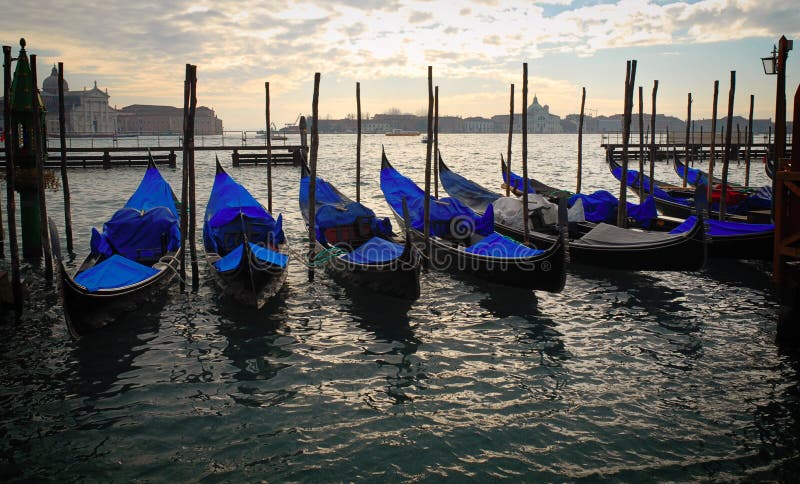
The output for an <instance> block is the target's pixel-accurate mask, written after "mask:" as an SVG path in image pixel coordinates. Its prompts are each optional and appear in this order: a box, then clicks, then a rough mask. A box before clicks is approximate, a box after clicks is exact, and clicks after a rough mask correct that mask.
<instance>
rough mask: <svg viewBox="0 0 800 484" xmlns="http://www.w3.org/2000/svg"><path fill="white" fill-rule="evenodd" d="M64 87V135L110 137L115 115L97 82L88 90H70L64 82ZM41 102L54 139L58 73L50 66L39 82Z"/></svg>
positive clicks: (57, 130) (56, 116)
mask: <svg viewBox="0 0 800 484" xmlns="http://www.w3.org/2000/svg"><path fill="white" fill-rule="evenodd" d="M63 86H64V121H65V129H66V133H67V135H68V136H69V135H111V134H114V133H115V132H116V131H117V129H116V128H117V125H116V121H117V113H116V110H115V109H114V108H112V107H111V106H109V104H108V98H109V95H108V90H106V91H101V90H100V89H99V88H98V87H97V81H95V83H94V87H93V88H92V89H89V90H87V89H86V88H85V87H84V88H83V90H82V91H70V90H69V84H68V83H67V80H66V79H64V81H63ZM41 93H42V100H43V101H44V107H45V109H46V110H47V115H46V118H45V119H46V123H47V132H48V133H49V134H50V136H57V135H58V132H59V127H58V70H57V69H56V66H53V70H52V71H50V75H49V76H48V77H47V78H45V80H44V82H43V83H42V92H41Z"/></svg>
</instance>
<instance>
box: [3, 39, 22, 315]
mask: <svg viewBox="0 0 800 484" xmlns="http://www.w3.org/2000/svg"><path fill="white" fill-rule="evenodd" d="M3 98H4V99H6V102H5V103H4V113H3V132H4V133H5V134H6V136H5V152H6V160H7V162H6V197H7V199H6V210H8V221H7V223H8V250H9V252H10V253H11V293H12V295H13V297H14V314H15V316H16V317H17V318H19V317H20V316H22V307H23V301H22V281H21V279H20V271H19V244H18V242H17V216H16V215H17V200H16V194H15V191H14V190H15V188H14V184H15V181H16V180H15V178H16V177H15V175H16V167H15V166H14V151H13V150H12V149H11V143H12V141H11V103H10V102H8V100H9V99H11V46H10V45H4V46H3Z"/></svg>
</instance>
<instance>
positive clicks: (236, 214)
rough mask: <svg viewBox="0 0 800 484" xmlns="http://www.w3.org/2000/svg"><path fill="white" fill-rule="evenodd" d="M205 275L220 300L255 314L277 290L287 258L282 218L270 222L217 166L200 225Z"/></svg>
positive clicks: (238, 185) (244, 192)
mask: <svg viewBox="0 0 800 484" xmlns="http://www.w3.org/2000/svg"><path fill="white" fill-rule="evenodd" d="M203 248H204V249H205V255H206V261H207V262H208V266H209V269H210V270H211V272H212V273H213V274H214V279H215V280H216V282H217V285H218V286H219V287H220V288H221V289H222V292H223V294H224V295H225V296H227V297H230V298H232V299H234V300H236V301H238V302H240V303H242V304H245V305H247V306H250V307H255V308H256V309H261V308H262V307H263V306H264V305H265V304H266V303H267V301H268V300H269V299H270V298H271V297H273V296H274V295H275V294H276V293H277V292H278V291H279V290H280V289H281V287H282V286H283V283H284V281H285V280H286V274H287V267H288V264H289V256H288V255H287V254H286V237H285V236H284V233H283V217H282V216H281V215H278V218H277V219H274V218H273V217H272V214H270V213H269V212H268V211H267V209H265V208H264V206H263V205H261V204H260V203H259V202H258V201H257V200H256V199H255V198H254V197H253V195H251V194H250V192H248V191H247V189H246V188H244V187H243V186H242V185H240V184H239V183H237V182H236V181H235V180H234V179H233V178H231V176H230V175H228V173H227V172H226V171H225V170H224V169H223V168H222V165H220V164H219V160H217V172H216V176H215V177H214V186H213V187H212V188H211V195H210V196H209V198H208V205H207V206H206V213H205V218H204V223H203Z"/></svg>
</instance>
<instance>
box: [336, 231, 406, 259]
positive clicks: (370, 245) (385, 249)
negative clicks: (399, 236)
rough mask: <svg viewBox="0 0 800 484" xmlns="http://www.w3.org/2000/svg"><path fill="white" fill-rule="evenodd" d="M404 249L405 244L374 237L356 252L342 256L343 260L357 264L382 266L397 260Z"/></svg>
mask: <svg viewBox="0 0 800 484" xmlns="http://www.w3.org/2000/svg"><path fill="white" fill-rule="evenodd" d="M403 249H405V246H403V244H396V243H394V242H392V241H389V240H386V239H382V238H380V237H373V238H371V239H369V240H368V241H366V242H365V243H364V244H363V245H361V246H360V247H359V248H357V249H356V250H354V251H352V252H350V253H348V254H345V255H344V256H342V259H343V260H346V261H350V262H355V263H357V264H380V263H386V262H389V261H393V260H395V259H397V258H398V257H400V256H401V255H402V254H403Z"/></svg>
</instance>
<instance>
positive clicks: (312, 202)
mask: <svg viewBox="0 0 800 484" xmlns="http://www.w3.org/2000/svg"><path fill="white" fill-rule="evenodd" d="M319 80H320V73H319V72H316V73H314V97H313V99H312V101H311V153H310V156H309V162H308V164H309V170H310V171H311V173H310V176H309V178H308V263H309V264H308V281H309V282H314V258H315V257H316V252H317V251H316V245H317V234H316V227H315V225H316V223H317V151H318V150H319V132H318V131H317V126H318V123H319ZM300 121H301V128H300V132H301V137H302V139H303V145H305V129H304V127H305V118H300Z"/></svg>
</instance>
